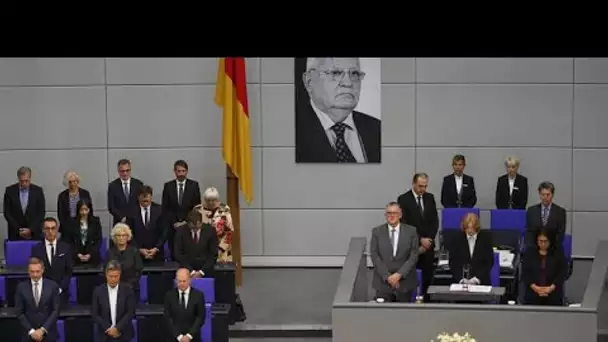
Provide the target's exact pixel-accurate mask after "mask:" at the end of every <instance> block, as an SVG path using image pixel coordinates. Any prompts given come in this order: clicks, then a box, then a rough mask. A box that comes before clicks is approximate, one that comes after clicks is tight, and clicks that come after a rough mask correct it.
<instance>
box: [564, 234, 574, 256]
mask: <svg viewBox="0 0 608 342" xmlns="http://www.w3.org/2000/svg"><path fill="white" fill-rule="evenodd" d="M562 247H563V248H564V256H565V257H566V260H568V261H570V260H572V235H570V234H565V235H564V242H563V243H562Z"/></svg>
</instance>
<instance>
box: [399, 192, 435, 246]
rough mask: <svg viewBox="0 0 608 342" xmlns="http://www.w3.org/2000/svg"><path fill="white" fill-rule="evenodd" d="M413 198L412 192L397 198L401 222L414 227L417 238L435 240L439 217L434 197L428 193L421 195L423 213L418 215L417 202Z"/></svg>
mask: <svg viewBox="0 0 608 342" xmlns="http://www.w3.org/2000/svg"><path fill="white" fill-rule="evenodd" d="M415 196H417V195H414V193H413V192H412V190H410V191H408V192H406V193H404V194H401V195H400V196H399V197H398V198H397V202H398V203H399V206H400V207H401V212H402V213H403V215H402V217H401V221H402V222H403V223H407V224H409V225H410V226H414V227H416V233H417V234H418V237H420V238H429V239H432V240H435V236H436V235H437V230H438V229H439V215H438V214H437V204H436V203H435V196H433V194H431V193H428V192H426V193H424V195H422V206H423V208H424V210H423V213H420V210H419V209H418V202H417V199H416V197H415Z"/></svg>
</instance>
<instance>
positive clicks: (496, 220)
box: [490, 209, 526, 235]
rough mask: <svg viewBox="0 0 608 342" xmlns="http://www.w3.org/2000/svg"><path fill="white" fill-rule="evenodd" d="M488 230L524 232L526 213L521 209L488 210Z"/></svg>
mask: <svg viewBox="0 0 608 342" xmlns="http://www.w3.org/2000/svg"><path fill="white" fill-rule="evenodd" d="M490 229H500V230H518V231H519V232H520V233H521V234H522V235H523V234H524V233H525V232H526V211H525V210H523V209H493V210H490Z"/></svg>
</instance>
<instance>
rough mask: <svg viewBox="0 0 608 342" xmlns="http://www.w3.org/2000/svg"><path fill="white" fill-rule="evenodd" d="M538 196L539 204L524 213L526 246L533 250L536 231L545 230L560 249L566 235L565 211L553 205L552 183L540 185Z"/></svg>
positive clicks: (553, 189)
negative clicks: (551, 235)
mask: <svg viewBox="0 0 608 342" xmlns="http://www.w3.org/2000/svg"><path fill="white" fill-rule="evenodd" d="M538 194H539V196H540V201H541V202H540V203H539V204H537V205H534V206H531V207H530V208H528V212H527V213H526V237H525V243H526V246H528V247H532V248H534V246H535V244H536V241H535V237H536V232H537V230H539V229H540V228H545V229H546V230H547V231H548V232H549V233H551V234H553V236H554V237H555V238H554V241H555V242H556V244H557V246H559V247H560V248H561V247H562V243H563V242H564V235H565V234H566V209H564V208H562V207H560V206H559V205H557V204H555V203H553V195H554V194H555V185H553V183H551V182H542V183H540V185H539V186H538Z"/></svg>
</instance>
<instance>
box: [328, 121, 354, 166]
mask: <svg viewBox="0 0 608 342" xmlns="http://www.w3.org/2000/svg"><path fill="white" fill-rule="evenodd" d="M347 127H348V126H347V125H346V124H345V123H342V122H338V123H337V124H335V125H333V126H332V127H331V129H332V130H333V131H334V132H335V133H336V157H338V162H339V163H356V162H357V160H356V159H355V157H354V156H353V154H352V152H351V151H350V149H349V148H348V146H347V145H346V140H344V131H345V130H346V128H347Z"/></svg>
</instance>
